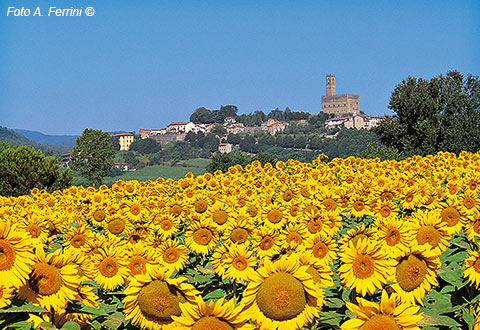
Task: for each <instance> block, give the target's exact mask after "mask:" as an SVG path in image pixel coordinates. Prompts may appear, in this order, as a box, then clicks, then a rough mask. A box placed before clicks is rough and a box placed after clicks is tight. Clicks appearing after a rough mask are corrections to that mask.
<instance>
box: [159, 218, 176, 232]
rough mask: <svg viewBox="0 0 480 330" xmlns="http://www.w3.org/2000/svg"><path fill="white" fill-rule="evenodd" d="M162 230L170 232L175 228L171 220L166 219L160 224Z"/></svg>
mask: <svg viewBox="0 0 480 330" xmlns="http://www.w3.org/2000/svg"><path fill="white" fill-rule="evenodd" d="M160 228H162V230H163V231H169V230H170V229H172V228H173V223H172V222H171V221H170V220H168V219H165V220H163V221H162V222H161V223H160Z"/></svg>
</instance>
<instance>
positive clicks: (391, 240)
mask: <svg viewBox="0 0 480 330" xmlns="http://www.w3.org/2000/svg"><path fill="white" fill-rule="evenodd" d="M400 238H401V236H400V231H399V230H398V228H390V229H389V230H388V232H387V235H386V236H385V241H386V242H387V244H388V245H389V246H395V245H397V244H398V242H400Z"/></svg>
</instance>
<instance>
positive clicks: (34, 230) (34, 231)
mask: <svg viewBox="0 0 480 330" xmlns="http://www.w3.org/2000/svg"><path fill="white" fill-rule="evenodd" d="M27 232H29V233H30V236H32V237H33V238H37V237H38V236H40V234H41V233H42V229H41V228H40V226H39V225H37V224H35V223H31V224H29V225H28V226H27Z"/></svg>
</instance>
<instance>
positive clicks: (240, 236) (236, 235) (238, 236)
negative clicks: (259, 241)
mask: <svg viewBox="0 0 480 330" xmlns="http://www.w3.org/2000/svg"><path fill="white" fill-rule="evenodd" d="M233 219H234V220H233V221H232V222H231V223H230V224H229V225H228V227H227V229H226V230H225V232H224V233H223V235H222V239H223V242H224V244H227V245H230V244H247V245H248V244H249V242H250V241H249V238H250V237H252V234H253V230H254V229H255V226H254V224H253V223H252V220H251V219H250V218H247V217H246V216H244V215H235V214H234V215H233Z"/></svg>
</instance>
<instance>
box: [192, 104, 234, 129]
mask: <svg viewBox="0 0 480 330" xmlns="http://www.w3.org/2000/svg"><path fill="white" fill-rule="evenodd" d="M237 112H238V108H237V107H236V106H235V105H225V106H223V105H222V106H221V107H220V110H208V109H207V108H204V107H200V108H198V109H197V110H195V111H194V112H193V113H192V115H191V116H190V121H191V122H193V123H195V124H212V123H223V122H224V120H225V118H227V117H235V116H236V115H237Z"/></svg>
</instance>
